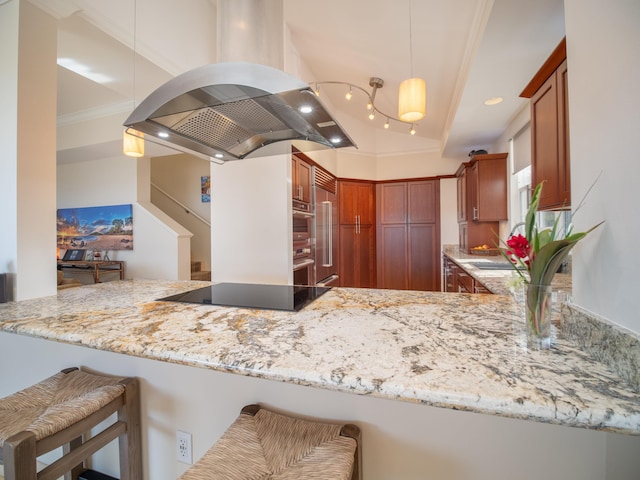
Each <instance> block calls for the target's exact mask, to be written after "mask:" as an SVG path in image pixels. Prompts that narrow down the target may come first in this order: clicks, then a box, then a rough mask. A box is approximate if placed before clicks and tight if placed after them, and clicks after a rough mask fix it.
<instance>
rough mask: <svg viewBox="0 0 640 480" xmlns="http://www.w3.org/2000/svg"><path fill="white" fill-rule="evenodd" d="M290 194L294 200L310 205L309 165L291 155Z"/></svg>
mask: <svg viewBox="0 0 640 480" xmlns="http://www.w3.org/2000/svg"><path fill="white" fill-rule="evenodd" d="M291 177H292V179H293V184H292V189H291V191H292V194H293V199H294V200H299V201H301V202H305V203H311V165H309V164H308V163H307V162H305V161H304V160H303V159H302V158H300V157H298V156H297V155H295V154H293V155H291Z"/></svg>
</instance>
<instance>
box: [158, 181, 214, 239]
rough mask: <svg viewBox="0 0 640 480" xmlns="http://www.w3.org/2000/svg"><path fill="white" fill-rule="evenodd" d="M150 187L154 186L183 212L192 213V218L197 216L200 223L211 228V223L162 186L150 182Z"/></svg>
mask: <svg viewBox="0 0 640 480" xmlns="http://www.w3.org/2000/svg"><path fill="white" fill-rule="evenodd" d="M151 187H153V188H155V189H156V190H158V191H159V192H160V193H162V194H163V195H164V196H165V197H167V198H168V199H169V200H171V201H172V202H173V203H175V204H176V205H179V206H180V207H181V208H183V209H184V211H185V213H187V214H188V215H193V217H194V218H197V219H198V220H200V221H201V222H202V223H204V224H205V225H206V226H208V227H209V228H211V223H210V222H209V221H208V220H207V219H206V218H203V217H202V216H200V215H198V214H197V213H196V212H194V211H192V210H191V209H190V208H189V207H188V206H187V205H185V204H184V203H182V202H181V201H180V200H178V199H177V198H175V197H174V196H173V195H171V194H170V193H169V192H167V191H166V190H164V189H163V188H161V187H159V186H158V185H156V184H155V183H153V182H151Z"/></svg>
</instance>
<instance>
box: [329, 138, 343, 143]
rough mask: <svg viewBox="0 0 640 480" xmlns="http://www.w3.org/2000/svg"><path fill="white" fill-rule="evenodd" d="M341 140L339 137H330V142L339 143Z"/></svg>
mask: <svg viewBox="0 0 640 480" xmlns="http://www.w3.org/2000/svg"><path fill="white" fill-rule="evenodd" d="M341 141H342V139H341V138H340V137H331V143H340V142H341Z"/></svg>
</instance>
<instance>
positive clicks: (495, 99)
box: [484, 97, 504, 105]
mask: <svg viewBox="0 0 640 480" xmlns="http://www.w3.org/2000/svg"><path fill="white" fill-rule="evenodd" d="M503 101H504V98H502V97H491V98H487V99H486V100H485V101H484V104H485V105H498V104H499V103H502V102H503Z"/></svg>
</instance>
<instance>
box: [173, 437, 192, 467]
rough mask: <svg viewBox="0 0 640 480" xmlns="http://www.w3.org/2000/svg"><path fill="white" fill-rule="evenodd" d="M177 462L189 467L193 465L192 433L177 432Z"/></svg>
mask: <svg viewBox="0 0 640 480" xmlns="http://www.w3.org/2000/svg"><path fill="white" fill-rule="evenodd" d="M176 460H178V461H179V462H182V463H186V464H188V465H191V464H192V463H193V456H192V453H191V434H190V433H187V432H181V431H180V430H176Z"/></svg>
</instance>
